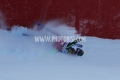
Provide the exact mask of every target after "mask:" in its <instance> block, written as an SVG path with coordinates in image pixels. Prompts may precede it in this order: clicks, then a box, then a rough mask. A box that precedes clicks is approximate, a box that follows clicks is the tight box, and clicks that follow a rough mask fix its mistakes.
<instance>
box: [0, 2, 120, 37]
mask: <svg viewBox="0 0 120 80" xmlns="http://www.w3.org/2000/svg"><path fill="white" fill-rule="evenodd" d="M0 12H2V14H3V15H4V19H5V22H6V23H7V25H9V27H8V29H10V28H11V26H13V25H20V26H25V27H28V28H31V27H32V26H33V25H34V24H35V22H36V21H39V22H41V23H44V22H45V21H49V20H53V19H60V20H62V21H64V22H66V23H67V24H68V25H71V26H74V27H76V29H77V31H78V33H81V34H82V35H87V36H97V37H101V38H110V39H118V38H119V39H120V0H0Z"/></svg>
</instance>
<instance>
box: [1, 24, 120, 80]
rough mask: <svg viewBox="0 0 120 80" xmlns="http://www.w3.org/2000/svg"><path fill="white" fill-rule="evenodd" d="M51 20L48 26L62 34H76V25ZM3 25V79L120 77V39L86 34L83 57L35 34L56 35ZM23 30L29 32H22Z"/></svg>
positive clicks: (115, 79) (108, 79)
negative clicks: (64, 51) (67, 51)
mask: <svg viewBox="0 0 120 80" xmlns="http://www.w3.org/2000/svg"><path fill="white" fill-rule="evenodd" d="M53 26H55V24H53V23H48V24H46V25H45V28H49V29H51V30H53V31H57V33H59V34H60V35H69V36H76V34H75V33H76V31H75V29H74V28H71V27H67V26H66V25H56V26H58V27H53ZM15 27H16V28H14V29H13V30H12V31H6V30H2V29H0V80H120V40H110V39H102V38H97V37H86V42H80V44H82V45H83V48H82V49H83V50H84V52H85V53H84V55H83V56H82V57H79V56H75V55H71V54H64V53H61V52H56V49H55V48H54V47H53V46H52V44H53V43H49V42H42V43H40V42H35V39H34V36H44V35H46V36H53V35H54V34H53V33H50V32H49V31H47V30H46V29H45V28H44V29H43V30H41V31H35V30H30V29H26V28H23V27H19V28H17V26H15ZM22 33H26V34H29V35H30V36H22Z"/></svg>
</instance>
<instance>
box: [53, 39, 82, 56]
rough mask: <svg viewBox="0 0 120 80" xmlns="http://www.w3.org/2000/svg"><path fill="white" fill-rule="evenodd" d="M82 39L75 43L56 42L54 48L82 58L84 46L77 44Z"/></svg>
mask: <svg viewBox="0 0 120 80" xmlns="http://www.w3.org/2000/svg"><path fill="white" fill-rule="evenodd" d="M79 41H81V39H77V40H75V41H73V42H69V43H67V42H55V43H54V46H55V47H56V48H57V50H59V51H60V52H62V53H71V54H77V55H78V56H82V55H83V54H84V51H83V50H82V49H81V48H82V47H83V46H82V45H81V44H76V43H78V42H79Z"/></svg>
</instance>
